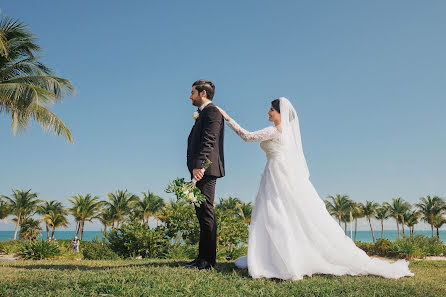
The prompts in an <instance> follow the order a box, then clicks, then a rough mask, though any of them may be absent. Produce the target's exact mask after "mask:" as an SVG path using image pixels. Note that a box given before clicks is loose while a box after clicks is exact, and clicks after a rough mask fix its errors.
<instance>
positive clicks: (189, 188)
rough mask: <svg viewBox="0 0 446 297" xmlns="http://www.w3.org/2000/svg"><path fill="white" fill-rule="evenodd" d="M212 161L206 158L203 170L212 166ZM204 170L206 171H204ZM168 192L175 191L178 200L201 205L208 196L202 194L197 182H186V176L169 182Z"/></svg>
mask: <svg viewBox="0 0 446 297" xmlns="http://www.w3.org/2000/svg"><path fill="white" fill-rule="evenodd" d="M211 164H212V162H211V161H209V160H206V161H205V162H204V164H203V170H206V169H208V168H209V166H211ZM203 172H204V171H203ZM165 192H166V193H174V194H175V196H176V197H177V200H184V201H186V202H189V203H192V204H194V205H195V206H197V207H199V206H200V204H201V203H203V202H205V201H206V197H205V196H204V195H203V194H201V191H200V189H198V188H197V187H196V186H195V182H194V181H191V182H186V181H184V178H178V177H177V178H176V179H175V180H174V181H172V182H169V185H168V186H167V188H166V190H165Z"/></svg>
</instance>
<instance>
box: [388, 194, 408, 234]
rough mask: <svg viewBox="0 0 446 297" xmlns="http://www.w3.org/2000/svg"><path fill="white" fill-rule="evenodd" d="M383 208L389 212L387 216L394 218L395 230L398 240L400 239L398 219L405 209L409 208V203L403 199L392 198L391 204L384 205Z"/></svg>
mask: <svg viewBox="0 0 446 297" xmlns="http://www.w3.org/2000/svg"><path fill="white" fill-rule="evenodd" d="M384 205H385V207H387V209H388V211H389V216H391V217H393V218H395V221H396V228H397V232H398V238H400V225H399V222H400V217H401V216H402V215H403V214H404V212H405V211H406V209H408V208H409V205H410V204H409V203H407V202H405V201H404V200H403V198H401V197H398V198H393V199H392V203H391V204H390V203H387V202H386V203H384Z"/></svg>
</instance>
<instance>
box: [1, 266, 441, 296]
mask: <svg viewBox="0 0 446 297" xmlns="http://www.w3.org/2000/svg"><path fill="white" fill-rule="evenodd" d="M183 265H184V262H182V261H174V260H156V259H155V260H118V261H88V260H70V261H66V260H54V261H49V260H48V261H20V260H19V261H10V262H6V261H2V262H0V296H446V261H418V262H412V263H411V265H410V269H411V271H412V272H414V273H415V277H412V278H403V279H399V280H389V279H383V278H380V277H373V276H362V277H350V276H343V277H338V276H327V275H317V276H313V277H307V278H305V279H304V280H302V281H296V282H289V281H280V280H271V279H256V280H254V279H251V278H250V277H249V276H248V274H247V271H246V270H237V269H235V266H234V265H233V264H232V263H229V262H220V263H218V264H217V267H216V269H215V270H214V271H197V270H188V269H184V268H183V267H182V266H183Z"/></svg>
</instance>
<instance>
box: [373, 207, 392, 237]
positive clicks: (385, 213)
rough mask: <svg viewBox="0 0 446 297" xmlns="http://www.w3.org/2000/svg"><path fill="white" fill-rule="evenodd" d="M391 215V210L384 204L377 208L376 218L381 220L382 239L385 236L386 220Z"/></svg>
mask: <svg viewBox="0 0 446 297" xmlns="http://www.w3.org/2000/svg"><path fill="white" fill-rule="evenodd" d="M388 217H389V210H388V209H387V207H385V206H384V205H383V206H381V207H377V208H376V213H375V219H377V220H380V221H381V239H383V238H384V220H387V218H388Z"/></svg>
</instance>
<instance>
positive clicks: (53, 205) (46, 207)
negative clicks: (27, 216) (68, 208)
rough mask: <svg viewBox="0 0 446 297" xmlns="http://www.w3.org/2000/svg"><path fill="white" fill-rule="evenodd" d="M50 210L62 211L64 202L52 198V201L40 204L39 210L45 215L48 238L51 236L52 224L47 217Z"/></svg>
mask: <svg viewBox="0 0 446 297" xmlns="http://www.w3.org/2000/svg"><path fill="white" fill-rule="evenodd" d="M50 211H53V212H54V213H55V214H57V213H60V212H62V211H63V205H62V202H60V201H56V200H51V201H49V202H48V201H44V202H43V204H42V205H40V206H39V209H38V210H37V212H38V213H39V214H41V215H43V219H42V220H43V221H44V222H45V228H46V240H48V239H49V238H50V224H49V222H48V220H47V219H46V217H45V216H46V215H47V214H49V213H50Z"/></svg>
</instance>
